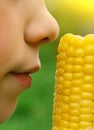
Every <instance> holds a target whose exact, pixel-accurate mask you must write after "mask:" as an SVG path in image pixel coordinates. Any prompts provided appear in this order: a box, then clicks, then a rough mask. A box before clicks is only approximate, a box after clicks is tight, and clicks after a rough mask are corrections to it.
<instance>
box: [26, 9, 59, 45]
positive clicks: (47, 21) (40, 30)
mask: <svg viewBox="0 0 94 130" xmlns="http://www.w3.org/2000/svg"><path fill="white" fill-rule="evenodd" d="M58 34H59V26H58V24H57V22H56V20H55V19H54V17H53V16H52V15H51V14H50V13H49V12H48V11H46V12H44V13H43V14H40V15H36V16H35V17H34V18H33V19H31V20H29V21H28V23H27V25H26V28H25V35H24V38H25V41H26V42H27V43H28V44H30V45H40V44H44V43H48V42H50V41H53V40H55V39H56V38H57V36H58Z"/></svg>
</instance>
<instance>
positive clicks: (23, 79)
mask: <svg viewBox="0 0 94 130" xmlns="http://www.w3.org/2000/svg"><path fill="white" fill-rule="evenodd" d="M12 75H13V76H15V78H16V79H17V80H18V81H19V82H20V84H21V85H22V86H24V88H29V87H30V85H31V80H32V79H31V77H30V76H29V74H25V73H23V74H22V73H21V74H18V73H12Z"/></svg>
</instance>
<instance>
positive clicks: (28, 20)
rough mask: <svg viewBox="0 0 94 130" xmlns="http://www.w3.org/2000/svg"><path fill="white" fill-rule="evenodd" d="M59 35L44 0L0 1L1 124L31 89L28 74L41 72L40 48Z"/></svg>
mask: <svg viewBox="0 0 94 130" xmlns="http://www.w3.org/2000/svg"><path fill="white" fill-rule="evenodd" d="M58 32H59V29H58V25H57V23H56V21H55V19H54V18H53V17H52V16H51V15H50V13H49V12H48V10H47V9H46V6H45V2H44V0H0V122H3V121H4V120H6V119H7V118H8V117H9V116H10V115H11V113H12V112H13V110H14V109H15V107H16V102H17V97H18V96H19V94H20V93H21V92H22V91H24V90H25V89H26V88H28V86H29V84H30V77H29V75H28V73H33V72H35V71H38V70H39V69H40V61H39V54H38V53H39V46H40V45H41V44H44V43H46V42H49V41H51V40H54V39H55V38H56V37H57V35H58ZM17 73H18V74H17ZM22 73H23V75H22Z"/></svg>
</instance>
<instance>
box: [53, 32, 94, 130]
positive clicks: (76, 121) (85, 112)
mask: <svg viewBox="0 0 94 130" xmlns="http://www.w3.org/2000/svg"><path fill="white" fill-rule="evenodd" d="M58 53H59V54H58V56H57V67H56V77H55V93H54V107H53V117H52V119H53V126H52V130H94V35H93V34H88V35H86V36H85V37H81V36H79V35H73V34H70V33H68V34H66V35H64V36H63V37H62V38H61V40H60V43H59V46H58Z"/></svg>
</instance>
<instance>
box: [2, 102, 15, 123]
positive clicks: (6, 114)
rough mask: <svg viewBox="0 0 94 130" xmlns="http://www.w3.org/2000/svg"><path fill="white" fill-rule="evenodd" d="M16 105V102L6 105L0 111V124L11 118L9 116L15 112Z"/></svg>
mask: <svg viewBox="0 0 94 130" xmlns="http://www.w3.org/2000/svg"><path fill="white" fill-rule="evenodd" d="M16 104H17V101H16V102H14V103H12V104H8V105H7V106H6V107H5V108H3V109H0V124H2V123H4V122H5V121H7V120H8V119H9V118H10V117H11V115H12V114H13V113H14V111H15V108H16Z"/></svg>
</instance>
